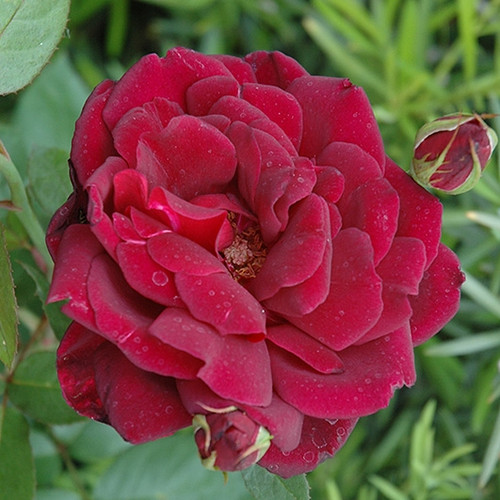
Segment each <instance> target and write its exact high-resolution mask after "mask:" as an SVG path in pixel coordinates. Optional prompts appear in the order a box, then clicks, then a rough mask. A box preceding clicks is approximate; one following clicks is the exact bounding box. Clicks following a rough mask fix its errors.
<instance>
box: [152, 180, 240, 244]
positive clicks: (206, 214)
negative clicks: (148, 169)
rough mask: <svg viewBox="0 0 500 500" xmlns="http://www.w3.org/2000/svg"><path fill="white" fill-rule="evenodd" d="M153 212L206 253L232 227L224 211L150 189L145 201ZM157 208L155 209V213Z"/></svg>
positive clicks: (226, 235) (225, 239) (230, 231)
mask: <svg viewBox="0 0 500 500" xmlns="http://www.w3.org/2000/svg"><path fill="white" fill-rule="evenodd" d="M148 208H149V209H154V210H155V215H162V216H164V217H163V219H164V220H166V221H168V222H169V225H170V227H171V228H172V229H173V230H174V231H175V232H176V233H177V234H179V235H182V236H185V237H186V238H188V239H189V240H191V241H193V242H195V243H198V244H199V245H201V246H202V247H204V248H206V249H207V250H208V251H210V252H215V251H216V248H217V247H218V245H219V242H220V241H224V242H226V241H227V239H228V236H229V234H227V232H228V231H229V233H231V234H230V236H231V240H232V236H233V235H232V229H231V227H230V224H229V222H228V220H227V212H226V211H225V210H217V209H211V208H207V207H202V206H200V205H197V204H193V203H190V202H187V201H185V200H183V199H182V198H179V197H178V196H175V195H174V194H172V193H170V192H169V191H167V190H165V189H163V188H161V187H156V188H153V191H152V192H151V196H150V197H149V203H148ZM156 211H158V212H156Z"/></svg>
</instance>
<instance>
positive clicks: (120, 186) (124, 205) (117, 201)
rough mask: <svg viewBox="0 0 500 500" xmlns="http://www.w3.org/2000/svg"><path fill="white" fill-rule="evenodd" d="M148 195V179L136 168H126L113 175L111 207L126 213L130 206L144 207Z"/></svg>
mask: <svg viewBox="0 0 500 500" xmlns="http://www.w3.org/2000/svg"><path fill="white" fill-rule="evenodd" d="M147 196H148V181H147V179H146V178H145V177H144V176H143V175H141V174H140V173H139V172H137V170H132V169H131V168H127V169H126V170H122V171H121V172H119V173H117V174H116V175H115V176H114V177H113V207H114V209H115V210H116V211H117V212H121V213H124V214H126V213H127V211H128V210H129V209H130V208H131V207H136V208H138V209H139V210H141V209H144V208H145V206H146V202H147Z"/></svg>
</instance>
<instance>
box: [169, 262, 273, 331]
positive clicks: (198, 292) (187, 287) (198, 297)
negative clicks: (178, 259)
mask: <svg viewBox="0 0 500 500" xmlns="http://www.w3.org/2000/svg"><path fill="white" fill-rule="evenodd" d="M175 284H176V285H177V290H178V291H179V295H180V296H181V298H182V300H183V302H184V303H185V304H186V306H187V308H188V309H189V311H190V312H191V314H192V315H193V316H194V317H195V318H196V319H199V320H200V321H204V322H205V323H208V324H210V325H212V326H214V327H215V328H216V329H217V330H218V331H219V332H220V333H221V334H222V335H229V334H259V335H258V336H263V335H264V333H265V331H266V315H265V311H264V309H263V308H262V306H261V304H260V303H259V302H258V301H257V300H256V299H255V298H254V297H253V296H252V295H251V294H250V293H249V292H248V291H247V290H246V289H245V288H243V287H242V286H241V285H239V284H238V283H237V282H236V281H234V280H233V278H231V276H230V275H229V274H228V273H214V274H210V275H208V276H193V275H190V274H187V273H185V272H179V273H177V274H176V275H175ZM254 337H255V336H252V338H254Z"/></svg>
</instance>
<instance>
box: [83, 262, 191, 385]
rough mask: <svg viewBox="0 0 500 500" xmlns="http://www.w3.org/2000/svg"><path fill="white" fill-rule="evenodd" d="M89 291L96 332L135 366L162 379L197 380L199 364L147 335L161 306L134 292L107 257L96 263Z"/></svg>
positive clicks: (91, 273) (91, 272) (90, 278)
mask: <svg viewBox="0 0 500 500" xmlns="http://www.w3.org/2000/svg"><path fill="white" fill-rule="evenodd" d="M88 289H89V301H90V304H91V305H92V309H93V310H94V313H95V318H96V325H97V328H98V330H97V331H98V332H99V333H100V334H101V335H102V336H103V337H105V338H107V339H108V340H110V341H111V342H113V343H114V344H116V345H117V346H118V347H119V348H120V350H121V351H122V352H123V353H124V354H125V355H126V356H127V358H128V359H129V360H130V361H131V362H132V363H134V364H135V365H136V366H138V367H139V368H142V369H144V370H148V371H151V372H155V373H159V374H161V375H168V376H172V377H182V378H193V377H195V376H196V373H197V371H198V369H199V367H200V363H199V362H198V360H196V359H194V358H192V357H191V356H189V355H187V354H186V353H184V352H181V351H178V350H176V349H173V348H172V347H171V346H168V345H164V344H162V343H161V342H160V341H159V340H158V339H157V338H155V337H153V336H151V335H149V334H148V333H147V329H148V327H149V326H150V325H151V323H152V322H153V320H154V319H155V318H156V316H157V315H158V313H159V311H160V308H159V306H158V305H157V304H154V303H153V302H151V301H148V300H146V299H145V298H144V297H142V296H140V295H139V294H137V293H136V292H134V291H133V290H132V289H131V288H130V287H129V286H128V284H127V283H126V282H125V280H124V279H123V277H122V275H121V272H120V270H119V269H118V267H117V266H116V265H115V264H114V262H113V261H111V259H110V258H109V257H108V256H106V255H101V256H98V257H96V258H95V259H94V260H93V262H92V267H91V270H90V273H89V278H88Z"/></svg>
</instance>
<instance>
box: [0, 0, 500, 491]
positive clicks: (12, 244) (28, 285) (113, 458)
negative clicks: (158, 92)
mask: <svg viewBox="0 0 500 500" xmlns="http://www.w3.org/2000/svg"><path fill="white" fill-rule="evenodd" d="M177 45H183V46H188V47H191V48H193V49H196V50H199V51H202V52H206V53H227V54H234V55H245V54H246V53H248V52H251V51H254V50H261V49H264V50H281V51H283V52H285V53H287V54H288V55H290V56H292V57H294V58H295V59H297V60H298V61H299V62H300V63H301V64H302V65H303V66H304V67H305V68H306V69H307V70H308V71H309V72H311V73H314V74H322V75H328V76H342V77H349V78H350V79H351V80H352V81H353V82H354V83H355V84H356V85H361V86H363V87H364V89H365V90H366V92H367V94H368V96H369V98H370V100H371V102H372V105H373V107H374V110H375V114H376V116H377V119H378V122H379V125H380V128H381V131H382V135H383V137H384V142H385V144H386V149H387V151H388V153H389V154H390V155H391V156H392V157H393V158H394V159H395V160H396V161H397V162H398V163H399V164H400V165H401V166H402V167H403V168H405V169H408V166H409V162H410V160H411V157H412V149H413V139H414V137H415V134H416V131H417V130H418V128H419V127H420V126H421V125H422V124H423V123H424V122H426V121H429V120H430V119H433V118H435V117H437V116H439V115H443V114H446V113H451V112H456V111H464V112H478V113H500V0H489V1H488V0H365V1H363V0H350V1H346V0H310V1H307V0H73V1H72V3H71V10H70V18H69V22H68V25H67V29H66V31H65V35H64V37H63V40H62V41H61V43H60V45H59V48H58V50H57V52H56V53H55V55H54V56H53V58H52V59H51V62H50V63H49V65H48V66H47V67H46V68H45V69H44V70H43V72H42V74H41V75H40V76H39V77H38V78H37V79H36V80H35V81H34V83H33V84H32V85H30V86H29V87H27V88H26V89H24V90H22V91H20V92H19V93H17V94H15V95H8V96H5V97H2V98H0V138H1V140H2V141H3V142H4V144H5V146H6V148H7V150H8V151H9V153H10V155H11V157H12V159H13V161H14V163H15V164H16V165H17V167H18V169H19V170H20V172H21V173H22V175H23V178H24V179H25V182H26V184H27V187H28V192H29V194H30V196H31V201H32V203H33V204H34V206H35V208H36V213H37V215H38V216H39V217H40V220H41V222H42V224H43V225H44V226H45V225H46V224H47V223H48V220H49V217H50V215H51V213H53V211H54V210H55V208H57V207H58V206H59V205H60V203H61V202H62V201H64V199H65V197H66V196H67V194H68V193H69V191H70V187H69V181H68V179H67V166H66V158H67V157H68V154H69V149H70V143H71V136H72V132H73V125H74V121H75V120H76V118H77V117H78V115H79V113H80V110H81V107H82V105H83V103H84V101H85V99H86V97H87V96H88V94H89V93H90V91H91V89H92V88H93V87H94V86H95V85H96V84H97V83H99V82H100V81H101V80H103V79H104V78H112V79H117V78H119V77H120V76H121V75H122V74H123V72H124V71H125V70H126V69H127V68H128V67H130V66H131V65H132V64H133V63H134V62H136V61H137V59H138V58H139V57H141V56H142V55H144V54H146V53H148V52H157V53H159V54H164V53H165V52H166V50H168V49H169V48H170V47H174V46H177ZM0 71H1V68H0ZM489 124H490V125H491V126H492V127H493V128H494V129H495V130H496V131H497V133H499V132H500V118H498V117H494V118H492V119H490V120H489ZM499 135H500V134H499ZM44 162H45V163H44ZM40 164H42V165H47V169H48V168H49V167H50V174H47V171H48V170H45V169H40V167H39V166H40ZM33 165H37V169H34V168H33V167H32V166H33ZM54 179H58V184H57V186H58V187H57V189H54ZM2 182H3V181H2ZM35 188H36V189H35ZM7 197H8V190H7V189H6V186H4V185H0V199H5V198H7ZM442 202H443V204H444V207H445V209H444V226H443V240H444V241H445V243H446V244H448V245H449V246H451V247H452V248H453V249H454V250H455V251H456V252H457V253H458V255H459V257H460V259H461V262H462V265H463V268H464V271H465V272H466V274H467V282H466V284H465V285H464V288H463V300H462V305H461V310H460V312H459V313H458V314H457V316H456V317H455V319H454V320H453V321H452V322H451V323H450V324H449V325H448V326H447V327H446V328H445V329H444V330H443V331H442V333H441V334H439V335H438V336H437V337H436V338H435V339H433V340H432V341H431V342H428V343H427V344H425V345H424V346H422V347H420V348H418V350H417V370H418V375H419V377H418V381H417V384H416V385H415V387H413V388H412V389H409V390H408V389H404V390H401V391H399V392H398V393H397V395H396V396H395V398H394V400H393V402H392V403H391V405H390V407H389V408H388V409H387V410H384V411H382V412H380V413H378V414H377V415H374V416H371V417H367V418H365V419H362V420H361V422H360V423H359V424H358V427H357V428H356V430H355V431H354V433H353V435H352V436H351V438H350V439H349V440H348V442H347V444H346V445H345V447H344V448H343V449H342V450H341V451H340V453H339V454H338V455H337V457H336V458H334V459H333V460H329V461H327V462H326V463H324V464H323V465H321V466H320V467H319V468H318V469H317V470H316V471H314V472H313V473H311V474H309V475H308V480H309V482H310V485H311V498H312V499H313V500H316V499H318V500H323V499H326V500H349V499H356V500H375V499H385V498H387V499H392V500H427V499H429V500H430V499H435V500H444V499H451V500H456V499H460V498H464V499H495V498H500V478H499V474H498V464H497V460H498V457H499V454H500V412H499V408H500V405H499V396H500V377H499V358H500V159H499V155H498V153H496V154H495V155H494V157H493V159H492V161H491V163H490V165H489V166H488V168H487V170H486V171H485V173H484V175H483V178H482V180H481V181H480V183H479V184H478V186H477V187H476V188H475V189H474V191H472V192H470V193H467V194H464V195H461V196H459V197H450V196H442ZM0 217H1V220H2V221H3V223H4V224H5V226H6V231H5V235H6V240H7V244H8V249H9V252H10V255H11V260H12V265H13V272H14V280H15V282H16V287H17V288H16V294H17V301H18V304H19V318H20V331H21V334H22V338H23V341H24V344H23V346H24V347H23V349H24V350H22V352H23V353H24V354H25V355H31V356H38V358H37V359H36V360H33V358H32V362H33V361H36V363H37V364H39V365H40V366H42V365H44V364H49V365H50V363H51V362H52V361H53V360H52V358H50V359H49V358H48V357H45V353H44V354H42V357H39V354H37V353H35V354H31V352H32V349H33V342H31V343H29V342H30V340H29V339H32V338H33V336H34V334H35V333H36V335H37V336H36V342H35V343H36V345H35V347H36V348H37V349H40V348H43V349H44V351H46V352H49V353H50V351H51V350H53V348H54V346H55V340H54V338H53V337H51V336H50V333H47V329H48V328H47V322H46V320H45V316H44V314H45V312H44V310H43V309H42V306H41V302H40V300H39V298H38V297H37V295H38V296H41V297H43V293H44V290H43V286H44V284H43V283H44V282H43V280H41V279H40V277H39V276H37V275H36V271H35V270H34V266H33V261H32V256H31V254H30V252H29V243H28V241H27V237H26V235H25V234H24V231H23V230H22V229H21V228H20V226H19V225H18V223H16V221H15V219H14V218H13V217H12V215H11V214H9V215H7V212H6V211H1V213H0ZM35 283H36V284H37V286H38V289H37V286H36V285H35ZM56 333H57V332H56ZM26 346H28V347H26ZM51 355H52V354H47V356H51ZM42 358H43V359H42ZM37 366H38V365H37ZM22 375H23V373H21V374H20V375H18V377H19V378H20V380H21V381H22ZM30 376H31V375H30ZM4 378H5V377H4ZM28 378H29V377H28ZM2 384H4V382H2V380H1V379H0V389H1V388H2ZM47 384H49V385H50V384H55V382H54V381H53V380H49V381H47ZM47 387H49V386H47ZM50 387H51V388H54V387H53V386H52V385H50ZM54 390H56V389H55V388H54ZM23 397H24V399H23ZM30 397H31V396H30V395H28V396H26V395H25V396H23V395H22V394H21V395H19V394H16V392H15V391H14V398H13V401H14V403H15V404H17V406H18V407H20V408H21V409H22V410H23V411H26V412H27V414H28V415H31V416H33V414H36V410H34V413H33V410H31V413H30V407H29V405H30V402H29V399H30ZM33 397H34V398H35V399H34V401H35V402H36V396H33ZM23 405H24V406H23ZM71 418H73V417H67V416H65V415H63V416H62V417H61V418H60V419H59V421H50V422H49V421H47V419H46V418H44V416H43V415H42V416H40V417H37V416H36V415H35V418H33V419H29V420H28V423H29V432H30V441H31V445H32V448H33V450H34V463H35V470H36V478H37V481H38V487H37V493H36V499H37V500H49V499H50V500H74V499H80V498H82V499H83V500H89V499H95V500H150V499H151V500H153V499H157V500H158V499H166V498H168V499H175V500H184V499H194V500H197V499H204V498H207V499H212V498H216V497H217V496H222V497H223V498H227V499H228V500H232V499H249V498H252V497H251V496H250V494H249V493H248V492H247V491H246V489H245V488H244V486H243V482H242V479H241V477H240V475H239V474H230V477H229V481H228V484H227V485H224V481H223V478H222V476H221V475H218V474H215V473H206V472H205V471H204V470H203V469H202V468H201V466H200V465H199V463H198V459H197V458H196V453H195V450H194V448H193V445H192V443H191V441H192V438H191V436H190V435H189V433H180V434H179V435H178V436H176V437H175V438H172V439H169V440H162V441H159V442H157V443H151V444H150V445H143V446H140V447H136V448H131V447H129V446H128V445H127V444H125V443H123V442H122V441H121V439H120V438H119V437H117V436H116V434H115V433H114V432H113V431H112V430H111V429H108V428H107V427H105V426H102V425H99V424H95V423H92V422H87V421H83V420H78V421H77V422H75V423H73V424H71V425H69V424H68V421H69V420H71ZM56 420H57V419H56ZM61 423H64V424H65V425H60V424H61ZM165 457H168V458H165ZM194 489H195V490H196V491H193V490H194ZM0 498H1V499H2V500H4V499H3V498H2V494H1V493H0ZM290 498H292V497H290ZM9 500H11V499H9ZM12 500H17V499H12Z"/></svg>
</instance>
